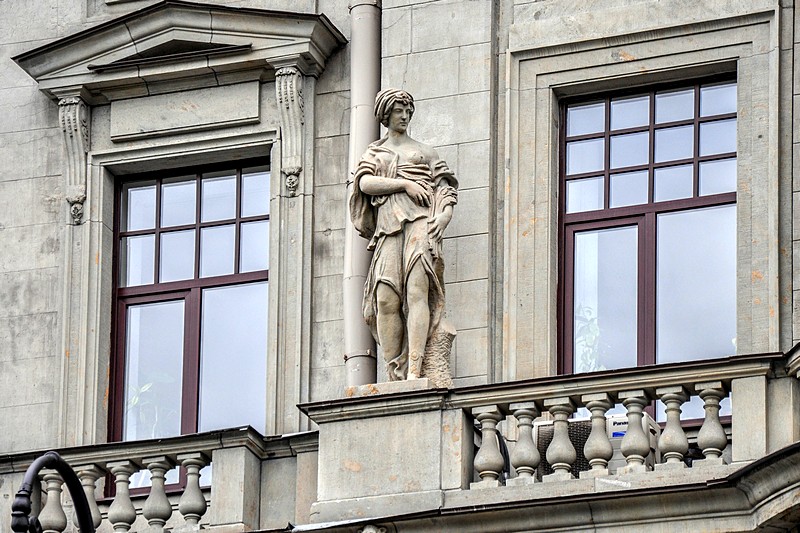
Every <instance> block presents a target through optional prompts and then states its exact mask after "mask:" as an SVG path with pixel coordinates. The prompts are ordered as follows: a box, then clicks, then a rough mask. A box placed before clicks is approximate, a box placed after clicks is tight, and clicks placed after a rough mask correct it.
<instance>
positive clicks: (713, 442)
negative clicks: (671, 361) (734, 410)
mask: <svg viewBox="0 0 800 533" xmlns="http://www.w3.org/2000/svg"><path fill="white" fill-rule="evenodd" d="M695 389H696V390H697V391H698V392H699V393H700V397H701V398H702V399H703V409H704V410H705V412H706V416H705V419H704V420H703V426H702V427H701V428H700V432H699V433H698V434H697V445H698V446H699V447H700V449H701V450H703V456H704V457H705V459H703V460H700V461H694V462H693V463H692V466H693V467H702V466H716V465H722V464H725V461H724V460H723V459H722V450H724V449H725V447H726V446H727V445H728V436H727V435H726V434H725V429H724V428H723V427H722V424H721V423H720V421H719V402H720V401H722V399H723V398H724V397H725V396H726V392H725V388H724V386H723V384H722V382H721V381H710V382H705V383H697V384H696V385H695ZM737 435H740V436H741V437H742V438H743V439H744V440H747V439H751V438H759V436H758V435H757V431H756V430H755V428H753V431H747V432H745V431H740V432H739V433H737ZM765 451H766V450H765Z"/></svg>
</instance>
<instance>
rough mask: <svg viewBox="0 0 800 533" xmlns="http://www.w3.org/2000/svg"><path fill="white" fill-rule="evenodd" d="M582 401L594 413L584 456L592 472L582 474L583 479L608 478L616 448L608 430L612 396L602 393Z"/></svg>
mask: <svg viewBox="0 0 800 533" xmlns="http://www.w3.org/2000/svg"><path fill="white" fill-rule="evenodd" d="M581 401H582V402H583V403H584V405H585V406H586V408H587V409H588V410H589V411H591V413H592V431H591V433H589V438H588V439H586V445H585V446H584V447H583V454H584V455H585V456H586V459H588V461H589V464H590V465H591V467H592V468H591V470H587V471H586V472H581V473H580V477H581V478H587V477H597V476H607V475H608V462H609V461H610V460H611V457H612V456H613V455H614V448H613V447H612V446H611V442H610V441H609V440H608V431H607V430H606V412H607V411H608V410H609V409H611V406H612V405H614V401H613V400H612V399H611V396H609V395H608V394H606V393H604V392H601V393H597V394H584V395H583V396H582V397H581Z"/></svg>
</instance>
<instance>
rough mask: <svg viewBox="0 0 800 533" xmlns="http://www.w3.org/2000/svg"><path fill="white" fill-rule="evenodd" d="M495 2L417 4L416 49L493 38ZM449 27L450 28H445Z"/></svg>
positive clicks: (465, 43) (483, 41)
mask: <svg viewBox="0 0 800 533" xmlns="http://www.w3.org/2000/svg"><path fill="white" fill-rule="evenodd" d="M491 7H492V4H491V2H460V1H457V0H456V1H444V2H430V3H425V4H418V5H416V6H415V7H414V13H413V24H412V26H411V32H412V33H411V46H412V50H413V51H415V52H419V51H423V50H439V49H442V48H451V47H454V46H464V45H470V44H475V43H485V42H488V41H489V38H490V35H491V16H490V15H491ZM443 28H447V31H442V29H443Z"/></svg>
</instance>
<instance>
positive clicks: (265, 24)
mask: <svg viewBox="0 0 800 533" xmlns="http://www.w3.org/2000/svg"><path fill="white" fill-rule="evenodd" d="M178 41H180V42H181V43H183V44H182V46H183V48H181V49H180V50H181V53H175V52H171V51H170V48H169V47H170V44H171V43H172V42H178ZM187 42H188V43H196V49H195V50H194V51H189V52H188V53H187V51H186V50H185V43H187ZM345 43H346V39H345V38H344V36H343V35H342V33H341V32H340V31H339V30H338V29H337V28H336V27H335V26H334V25H333V24H332V23H331V22H330V20H329V19H328V18H327V17H326V16H325V15H311V14H308V13H293V12H285V11H269V10H264V9H253V8H238V7H229V6H219V5H213V4H203V3H197V2H188V1H184V0H162V1H161V2H158V3H156V4H153V5H150V6H147V7H145V8H142V9H139V10H137V11H134V12H132V13H129V14H127V15H124V16H122V17H119V18H116V19H114V20H111V21H109V22H106V23H103V24H99V25H97V26H95V27H93V28H89V29H87V30H84V31H82V32H79V33H76V34H74V35H70V36H68V37H64V38H62V39H59V40H57V41H54V42H52V43H49V44H47V45H44V46H41V47H39V48H36V49H34V50H31V51H29V52H25V53H23V54H20V55H18V56H16V57H14V58H13V60H14V61H15V62H16V63H17V64H18V65H19V66H20V67H21V68H22V69H23V70H25V71H26V72H27V73H28V74H29V75H30V76H31V77H32V78H34V79H35V80H36V81H37V82H39V88H40V89H41V90H42V91H44V92H45V94H47V95H48V96H50V97H51V98H54V97H55V95H56V93H58V92H59V91H60V90H64V89H65V88H70V87H71V88H75V87H80V88H83V90H84V91H85V95H86V96H85V100H86V101H87V103H89V104H91V105H95V104H103V103H107V102H109V101H113V100H118V99H127V98H134V97H138V96H147V95H151V94H161V93H166V92H174V91H176V90H186V89H197V88H202V87H210V86H218V85H219V86H221V85H230V84H232V83H238V82H241V81H250V80H260V81H267V80H269V79H270V77H271V76H270V75H269V74H268V73H267V72H268V71H271V70H273V71H274V70H275V69H277V68H279V67H280V66H283V65H285V64H286V63H287V62H290V63H293V64H295V65H297V67H298V68H299V69H300V70H301V71H302V72H303V74H305V75H307V76H315V77H316V76H318V75H319V74H320V73H321V72H322V71H323V70H324V68H325V63H326V61H327V59H328V58H329V57H330V56H331V54H332V53H333V52H334V51H335V50H336V49H337V48H339V47H341V46H343V45H344V44H345ZM209 44H211V45H212V46H211V47H209ZM149 50H153V51H154V54H151V55H152V57H146V58H145V59H142V58H141V54H145V55H147V52H148V51H149ZM189 56H191V57H189Z"/></svg>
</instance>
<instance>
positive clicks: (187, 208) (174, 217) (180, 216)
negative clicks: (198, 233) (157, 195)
mask: <svg viewBox="0 0 800 533" xmlns="http://www.w3.org/2000/svg"><path fill="white" fill-rule="evenodd" d="M187 179H190V180H191V181H187ZM195 187H196V182H195V180H194V178H193V177H191V178H189V177H182V178H170V179H165V180H164V182H163V184H162V185H161V227H162V228H165V227H169V226H181V225H184V224H194V222H195V220H194V218H195V213H196V211H197V198H196V196H195Z"/></svg>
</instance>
